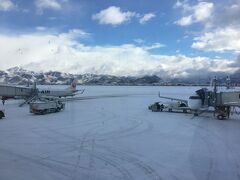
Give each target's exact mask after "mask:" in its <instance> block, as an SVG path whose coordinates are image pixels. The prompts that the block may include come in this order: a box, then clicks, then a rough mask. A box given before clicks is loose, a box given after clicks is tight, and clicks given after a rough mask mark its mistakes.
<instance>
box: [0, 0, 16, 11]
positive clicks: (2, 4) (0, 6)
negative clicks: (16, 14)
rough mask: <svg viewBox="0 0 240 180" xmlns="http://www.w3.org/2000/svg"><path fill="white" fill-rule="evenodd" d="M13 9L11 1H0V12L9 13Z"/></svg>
mask: <svg viewBox="0 0 240 180" xmlns="http://www.w3.org/2000/svg"><path fill="white" fill-rule="evenodd" d="M14 8H15V5H14V4H13V2H12V1H11V0H0V11H10V10H12V9H14Z"/></svg>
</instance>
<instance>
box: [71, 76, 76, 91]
mask: <svg viewBox="0 0 240 180" xmlns="http://www.w3.org/2000/svg"><path fill="white" fill-rule="evenodd" d="M71 90H72V92H76V91H77V81H76V80H75V79H74V80H73V81H72V84H71Z"/></svg>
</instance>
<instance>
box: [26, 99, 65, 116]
mask: <svg viewBox="0 0 240 180" xmlns="http://www.w3.org/2000/svg"><path fill="white" fill-rule="evenodd" d="M64 108H65V103H64V102H62V101H59V100H37V101H34V102H31V103H30V112H31V113H33V114H47V113H53V112H59V111H61V110H63V109H64Z"/></svg>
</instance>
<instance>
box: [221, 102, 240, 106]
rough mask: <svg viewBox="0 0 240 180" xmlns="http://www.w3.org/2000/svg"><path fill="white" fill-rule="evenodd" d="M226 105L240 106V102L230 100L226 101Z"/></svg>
mask: <svg viewBox="0 0 240 180" xmlns="http://www.w3.org/2000/svg"><path fill="white" fill-rule="evenodd" d="M224 105H225V106H237V107H240V104H239V102H228V103H224Z"/></svg>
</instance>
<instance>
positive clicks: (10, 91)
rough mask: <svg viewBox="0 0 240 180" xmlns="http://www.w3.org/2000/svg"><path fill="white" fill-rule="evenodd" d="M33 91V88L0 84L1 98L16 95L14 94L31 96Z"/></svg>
mask: <svg viewBox="0 0 240 180" xmlns="http://www.w3.org/2000/svg"><path fill="white" fill-rule="evenodd" d="M33 92H34V89H33V88H28V87H21V86H11V85H0V96H1V97H2V98H4V97H5V98H9V97H16V96H25V97H27V96H31V94H32V93H33Z"/></svg>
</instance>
